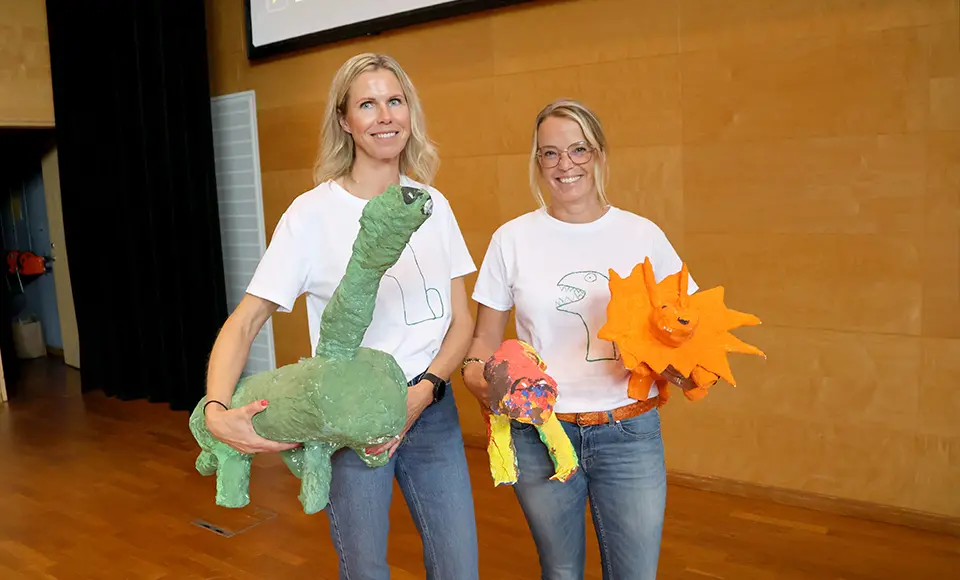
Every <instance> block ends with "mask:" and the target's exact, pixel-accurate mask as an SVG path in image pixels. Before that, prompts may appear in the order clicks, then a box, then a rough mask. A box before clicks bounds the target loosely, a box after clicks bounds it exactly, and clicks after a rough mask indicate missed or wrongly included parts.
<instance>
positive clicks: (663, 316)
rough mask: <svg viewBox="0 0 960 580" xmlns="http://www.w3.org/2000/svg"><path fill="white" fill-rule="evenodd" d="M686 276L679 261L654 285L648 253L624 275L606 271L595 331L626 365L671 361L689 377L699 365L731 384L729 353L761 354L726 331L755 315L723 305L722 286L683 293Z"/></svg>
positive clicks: (660, 367) (654, 366)
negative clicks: (605, 296) (606, 293)
mask: <svg viewBox="0 0 960 580" xmlns="http://www.w3.org/2000/svg"><path fill="white" fill-rule="evenodd" d="M688 279H689V274H688V273H687V266H686V264H684V265H683V267H682V268H681V270H680V272H678V273H676V274H671V275H670V276H667V277H665V278H664V279H663V280H661V281H660V283H659V284H657V283H656V278H655V277H654V272H653V266H652V264H651V263H650V259H649V258H647V259H645V260H644V262H643V264H637V266H636V267H635V268H634V269H633V271H632V272H631V273H630V275H629V276H627V277H626V278H621V277H620V276H618V275H617V273H616V272H614V271H613V270H610V302H609V303H608V305H607V322H606V324H604V325H603V327H601V329H600V331H599V332H598V333H597V336H598V338H601V339H603V340H609V341H612V342H615V343H616V344H617V346H618V347H619V348H620V352H621V355H622V358H623V363H624V365H625V366H626V367H627V368H628V369H630V370H633V371H641V370H645V369H644V367H649V370H652V371H653V372H654V373H657V374H659V373H662V372H663V371H664V370H666V368H667V367H668V366H672V367H673V368H675V369H676V370H677V371H679V372H680V373H681V374H683V375H684V376H686V377H689V376H691V374H692V373H693V372H694V369H695V368H697V367H700V368H701V369H702V370H705V371H708V372H709V373H712V374H714V375H717V376H719V377H720V378H722V379H724V380H725V381H727V382H728V383H730V384H731V385H735V384H736V383H735V382H734V378H733V373H732V372H731V371H730V366H729V363H728V362H727V353H728V352H743V353H749V354H756V355H759V356H762V357H764V358H766V355H764V354H763V352H761V351H760V350H759V349H757V348H756V347H754V346H751V345H749V344H747V343H745V342H743V341H741V340H740V339H738V338H737V337H735V336H733V335H732V334H730V333H729V332H728V331H729V330H730V329H733V328H737V327H739V326H752V325H756V324H760V319H759V318H757V317H756V316H753V315H752V314H745V313H742V312H737V311H735V310H730V309H728V308H727V307H726V305H724V303H723V287H722V286H717V287H716V288H711V289H709V290H704V291H701V292H697V293H695V294H692V295H690V294H688V288H687V284H688Z"/></svg>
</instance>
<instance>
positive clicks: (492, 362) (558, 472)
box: [481, 339, 579, 486]
mask: <svg viewBox="0 0 960 580" xmlns="http://www.w3.org/2000/svg"><path fill="white" fill-rule="evenodd" d="M546 370H547V365H546V363H544V362H543V359H542V358H541V357H540V354H539V353H537V351H536V350H535V349H534V348H533V347H532V346H530V345H529V344H527V343H525V342H523V341H521V340H516V339H510V340H506V341H504V342H503V343H502V344H501V345H500V347H499V348H498V349H497V350H496V352H494V353H493V355H492V356H491V357H490V358H489V359H487V361H486V363H485V364H484V367H483V377H484V379H485V380H486V381H487V384H488V385H489V386H490V408H489V409H487V408H484V407H482V406H481V410H482V412H483V418H484V422H485V423H486V424H487V439H488V441H487V454H488V455H489V457H490V474H491V475H492V476H493V481H494V485H495V486H497V485H512V484H514V483H516V482H517V477H518V476H519V468H518V465H517V454H516V450H515V448H514V446H513V436H512V434H511V432H510V420H511V419H512V420H515V421H518V422H520V423H527V424H529V425H533V426H534V427H535V428H536V429H537V432H538V433H539V434H540V440H541V441H543V444H544V445H546V447H547V451H548V452H549V453H550V458H551V459H552V460H553V465H554V469H555V473H554V475H553V476H552V477H551V478H550V479H553V480H557V481H567V480H568V479H569V478H570V476H572V475H573V474H574V473H575V472H576V471H577V468H578V467H579V463H578V460H577V452H576V450H574V448H573V444H572V443H570V438H569V437H567V434H566V432H564V430H563V426H562V425H560V420H559V419H557V417H556V416H555V415H554V414H553V406H554V404H555V403H556V401H557V383H556V381H555V380H554V379H553V377H551V376H550V375H548V374H547V373H546Z"/></svg>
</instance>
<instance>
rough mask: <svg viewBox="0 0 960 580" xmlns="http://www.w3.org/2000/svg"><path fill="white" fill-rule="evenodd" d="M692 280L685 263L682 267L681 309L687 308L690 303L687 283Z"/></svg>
mask: <svg viewBox="0 0 960 580" xmlns="http://www.w3.org/2000/svg"><path fill="white" fill-rule="evenodd" d="M689 278H690V274H689V272H688V270H687V264H686V262H684V264H683V266H681V267H680V296H679V297H678V298H679V303H680V306H681V307H686V306H687V304H689V303H690V295H689V294H687V282H688V280H689Z"/></svg>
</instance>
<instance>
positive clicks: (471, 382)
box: [463, 362, 490, 409]
mask: <svg viewBox="0 0 960 580" xmlns="http://www.w3.org/2000/svg"><path fill="white" fill-rule="evenodd" d="M463 385H464V386H465V387H467V390H468V391H470V394H471V395H473V396H474V397H476V398H477V401H478V402H479V403H480V406H481V407H482V408H484V409H489V408H490V384H489V383H487V379H485V378H484V377H483V363H482V362H471V363H469V364H467V366H466V367H465V368H464V369H463Z"/></svg>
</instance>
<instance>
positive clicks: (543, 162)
mask: <svg viewBox="0 0 960 580" xmlns="http://www.w3.org/2000/svg"><path fill="white" fill-rule="evenodd" d="M574 147H584V148H585V149H586V151H585V152H584V155H586V159H584V160H583V161H579V162H578V161H574V160H573V157H572V156H571V155H570V149H572V148H574ZM547 149H548V150H550V151H556V152H557V158H556V161H555V162H554V163H553V164H552V165H551V164H550V162H549V161H547V160H546V159H544V157H543V153H544V148H543V147H541V148H540V149H538V150H537V162H538V163H540V167H543V168H544V169H553V168H554V167H556V166H557V165H560V159H562V158H563V155H564V154H566V155H567V159H569V160H570V163H573V164H574V165H578V166H579V165H584V164H585V163H589V162H590V160H591V159H593V152H594V150H595V148H594V147H593V145H590V144H589V143H587V142H586V141H577V142H576V143H571V144H570V145H568V146H567V148H566V149H561V150H557V149H556V148H554V147H548V148H547Z"/></svg>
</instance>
